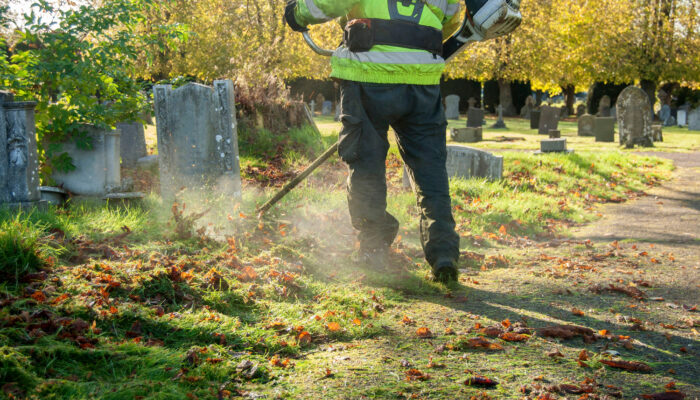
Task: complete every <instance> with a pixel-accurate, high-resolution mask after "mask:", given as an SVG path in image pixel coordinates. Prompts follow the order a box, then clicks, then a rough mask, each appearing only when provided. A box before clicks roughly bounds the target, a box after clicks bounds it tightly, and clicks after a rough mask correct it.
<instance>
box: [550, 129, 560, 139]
mask: <svg viewBox="0 0 700 400" xmlns="http://www.w3.org/2000/svg"><path fill="white" fill-rule="evenodd" d="M549 138H550V139H561V131H560V130H558V129H550V130H549Z"/></svg>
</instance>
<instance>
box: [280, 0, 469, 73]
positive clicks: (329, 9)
mask: <svg viewBox="0 0 700 400" xmlns="http://www.w3.org/2000/svg"><path fill="white" fill-rule="evenodd" d="M459 1H460V0H405V1H404V0H298V3H297V7H296V9H295V12H294V17H295V19H296V20H297V22H298V23H299V25H302V26H308V25H311V24H319V23H323V22H326V21H330V20H332V19H334V18H337V17H344V18H346V19H347V20H352V19H356V18H378V19H385V20H390V19H392V18H393V19H403V20H412V21H413V22H416V23H418V24H420V25H423V26H429V27H432V28H436V29H438V30H442V32H443V38H447V37H448V36H449V35H450V34H451V33H452V32H454V31H455V30H456V28H457V27H458V26H459V24H460V23H461V21H460V15H459V14H460V13H459V9H460V3H459ZM404 4H405V5H404ZM331 67H332V70H333V72H332V73H331V77H334V78H339V79H345V80H350V81H358V82H371V83H398V84H401V83H402V84H414V85H436V84H438V83H440V76H441V75H442V73H443V71H444V70H445V60H444V59H443V58H442V57H440V56H434V55H433V54H431V53H429V52H428V51H425V50H417V49H409V48H404V47H396V46H388V45H376V46H374V47H372V49H371V50H370V51H367V52H356V53H354V52H351V51H350V50H348V49H347V48H346V47H345V46H340V47H339V48H338V49H337V50H336V51H335V53H334V54H333V57H332V58H331Z"/></svg>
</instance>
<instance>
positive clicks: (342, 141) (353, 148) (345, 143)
mask: <svg viewBox="0 0 700 400" xmlns="http://www.w3.org/2000/svg"><path fill="white" fill-rule="evenodd" d="M342 121H343V129H341V130H340V135H339V137H338V155H339V156H340V159H341V160H343V161H344V162H346V163H348V164H349V163H351V162H353V161H356V160H357V159H359V158H360V147H361V143H360V141H361V138H362V120H361V119H360V118H357V117H354V116H352V115H343V116H342Z"/></svg>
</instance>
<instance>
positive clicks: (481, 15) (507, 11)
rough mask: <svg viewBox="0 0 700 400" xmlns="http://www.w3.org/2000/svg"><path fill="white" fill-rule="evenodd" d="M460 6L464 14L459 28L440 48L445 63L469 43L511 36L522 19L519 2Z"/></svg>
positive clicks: (480, 0)
mask: <svg viewBox="0 0 700 400" xmlns="http://www.w3.org/2000/svg"><path fill="white" fill-rule="evenodd" d="M464 3H465V5H466V7H467V10H466V13H465V14H466V15H465V18H464V22H463V23H462V27H461V28H460V29H459V31H457V32H456V33H455V34H454V35H452V37H450V38H449V39H448V40H447V41H446V42H445V43H444V44H443V46H442V56H443V58H445V60H446V61H449V60H451V59H452V58H454V57H455V56H456V55H457V54H459V53H460V52H462V51H463V50H464V49H465V48H466V47H467V45H469V44H470V43H472V42H480V41H483V40H488V39H493V38H496V37H499V36H503V35H507V34H509V33H511V32H513V31H514V30H515V29H516V28H517V27H518V26H520V23H521V22H522V19H523V17H522V14H520V0H464Z"/></svg>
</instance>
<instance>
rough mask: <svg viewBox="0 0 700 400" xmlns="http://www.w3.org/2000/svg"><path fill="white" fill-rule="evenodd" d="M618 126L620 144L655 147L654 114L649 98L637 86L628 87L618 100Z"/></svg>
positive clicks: (629, 146)
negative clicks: (652, 127)
mask: <svg viewBox="0 0 700 400" xmlns="http://www.w3.org/2000/svg"><path fill="white" fill-rule="evenodd" d="M616 109H617V126H618V129H619V130H620V144H621V145H625V146H627V147H628V148H631V147H634V146H635V145H642V146H645V147H649V146H653V145H654V141H653V136H652V130H651V122H652V117H653V114H652V112H651V103H649V96H647V94H646V93H645V92H644V91H643V90H642V89H640V88H638V87H636V86H628V87H627V88H625V90H623V91H622V93H620V96H618V98H617V107H616Z"/></svg>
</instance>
